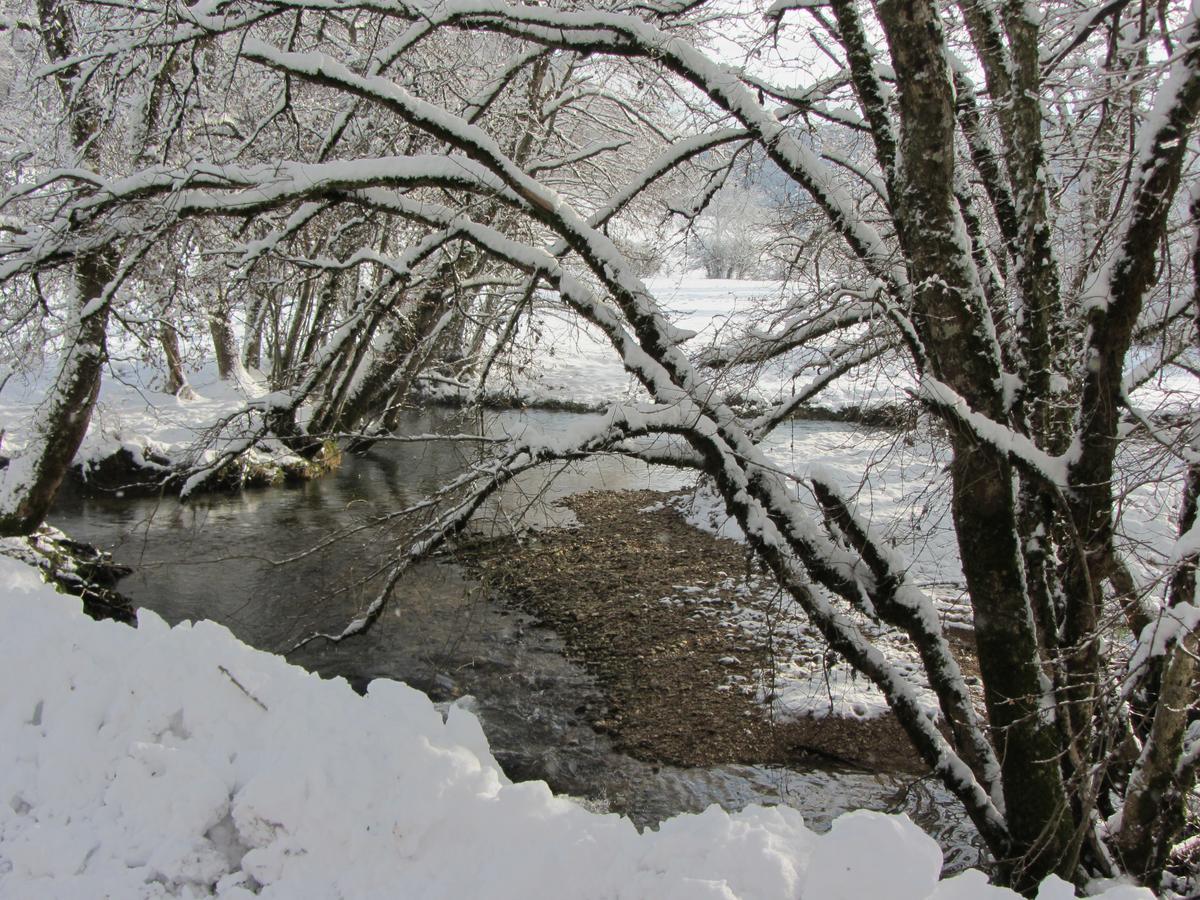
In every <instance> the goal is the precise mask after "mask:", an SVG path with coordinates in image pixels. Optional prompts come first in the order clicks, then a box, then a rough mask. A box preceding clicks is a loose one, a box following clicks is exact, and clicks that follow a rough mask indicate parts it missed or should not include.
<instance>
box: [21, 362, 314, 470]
mask: <svg viewBox="0 0 1200 900" xmlns="http://www.w3.org/2000/svg"><path fill="white" fill-rule="evenodd" d="M53 377H54V367H53V365H51V364H46V365H43V366H42V367H40V368H38V369H36V370H34V371H31V372H23V373H17V374H15V375H14V376H13V377H12V378H11V379H10V380H9V382H8V383H7V384H6V385H5V388H4V390H3V392H0V428H3V429H4V432H5V434H4V443H3V446H2V447H0V453H3V454H4V455H11V454H13V453H14V452H16V451H19V450H21V449H22V448H23V447H24V444H25V441H26V440H27V435H28V434H29V429H30V426H31V423H32V422H33V419H34V417H35V416H36V414H37V410H38V404H39V403H41V402H42V400H43V399H44V398H45V397H46V394H47V391H48V389H49V386H50V381H51V379H52V378H53ZM189 386H190V388H191V391H190V393H189V395H188V396H187V397H176V396H174V395H172V394H166V393H163V391H162V379H161V376H160V375H159V374H158V373H156V372H154V371H153V370H152V369H149V368H146V367H144V366H140V365H133V364H117V365H111V366H110V367H109V369H108V370H107V371H106V372H105V375H104V378H103V379H102V381H101V385H100V394H99V397H98V398H97V400H96V407H95V409H94V410H93V412H92V420H91V423H90V425H89V426H88V431H87V435H86V437H85V438H84V441H83V444H82V445H81V446H80V448H79V452H78V453H77V454H76V456H75V462H76V463H77V464H78V465H80V466H81V467H82V471H83V473H84V476H85V477H87V475H88V473H89V472H90V471H91V469H92V467H93V466H96V465H98V464H100V463H102V462H103V461H104V460H106V459H108V458H109V457H111V456H114V455H115V454H117V453H119V452H121V451H122V450H124V451H126V452H127V453H129V454H130V456H131V457H132V458H133V460H135V461H137V462H139V463H140V464H143V465H144V466H145V468H146V478H147V480H148V481H153V480H155V478H156V475H158V476H161V475H162V474H165V473H166V470H167V469H170V468H175V467H184V468H190V467H196V466H203V465H205V464H206V463H209V462H211V461H213V460H215V459H217V458H218V457H219V456H220V455H221V454H222V453H223V452H224V451H225V450H227V449H228V448H229V447H231V446H233V445H235V444H237V443H238V442H240V441H242V440H243V438H244V436H245V435H246V434H247V433H248V429H247V426H248V425H249V421H248V419H247V418H246V417H245V415H244V411H245V410H246V409H247V406H248V405H250V404H253V403H254V402H255V401H259V400H261V399H262V398H263V397H265V396H266V394H267V393H268V388H267V386H266V384H265V382H264V381H263V380H262V379H261V377H259V376H256V375H249V374H246V373H245V372H240V373H239V376H238V377H237V378H234V379H225V380H222V379H221V378H218V377H217V373H216V368H215V366H208V367H206V368H204V369H202V370H201V371H199V372H195V373H192V375H191V376H190V379H189ZM249 456H250V458H249V460H248V461H249V462H251V463H255V464H259V465H268V464H270V465H276V466H286V465H295V464H299V463H301V460H300V459H299V458H298V457H296V456H295V455H294V454H291V453H289V452H288V451H287V450H286V449H284V448H283V447H282V446H280V445H279V444H277V443H274V442H271V441H266V442H260V443H259V444H258V445H257V446H256V447H255V448H254V449H253V450H252V451H250V454H249Z"/></svg>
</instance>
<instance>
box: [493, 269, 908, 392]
mask: <svg viewBox="0 0 1200 900" xmlns="http://www.w3.org/2000/svg"><path fill="white" fill-rule="evenodd" d="M646 286H647V288H648V289H649V290H650V292H651V293H652V294H653V295H654V296H655V297H656V298H657V299H658V301H659V303H660V304H661V306H662V307H663V310H664V312H665V313H666V315H667V317H668V318H669V319H670V321H671V322H672V324H674V325H675V326H677V327H679V328H682V329H685V330H687V331H694V332H696V336H695V337H694V338H692V339H691V340H690V341H688V342H687V344H686V348H687V349H688V350H689V351H692V350H699V349H702V348H704V347H707V346H709V345H711V344H713V343H714V342H716V343H720V342H722V341H723V340H725V339H728V338H729V337H730V336H731V335H732V333H733V331H734V329H735V328H736V327H737V324H738V323H741V322H744V320H745V319H746V317H747V316H754V315H755V313H761V311H762V310H763V309H764V308H770V307H773V306H777V305H778V304H779V303H780V302H781V298H782V291H783V284H782V283H781V282H778V281H739V280H725V279H707V278H703V277H700V276H698V275H696V274H695V273H692V274H688V275H682V276H670V277H660V278H651V279H648V280H647V281H646ZM518 341H519V342H520V344H521V345H522V346H524V347H526V348H527V352H528V355H529V356H530V357H531V360H530V364H529V365H527V366H524V367H522V368H520V369H519V370H517V371H515V372H510V373H509V375H508V381H507V382H501V383H497V384H493V385H492V387H493V388H495V389H504V388H506V389H508V390H512V391H514V392H515V393H517V394H520V395H522V396H525V397H529V398H531V399H535V400H555V401H566V402H571V403H581V404H585V405H588V406H602V405H604V404H606V403H609V402H611V401H612V400H613V399H614V398H621V397H640V396H642V393H641V388H640V387H639V386H638V385H637V384H636V382H635V381H634V379H633V377H632V376H630V375H629V374H627V373H626V372H625V371H624V369H622V367H621V361H620V358H619V357H618V356H617V355H616V353H615V352H614V351H613V349H612V345H611V344H609V343H608V341H607V339H606V338H605V337H604V335H603V334H602V333H601V332H600V331H599V330H598V329H596V328H595V327H593V326H590V325H588V324H587V323H585V322H583V321H582V320H581V319H579V318H578V317H575V316H573V315H571V314H568V313H564V312H562V311H561V310H558V309H555V310H553V311H550V310H545V309H542V310H539V311H538V312H537V313H535V315H534V316H533V317H532V320H531V321H530V322H528V323H526V324H524V325H523V326H522V330H521V332H520V334H519V335H518ZM705 377H709V378H715V379H717V380H718V381H722V382H724V385H723V386H724V391H723V393H725V394H728V395H732V396H738V397H740V398H743V399H745V400H754V401H757V402H759V403H764V402H771V401H777V400H779V399H781V398H783V397H786V396H788V395H789V392H790V391H792V390H793V388H795V389H802V388H803V387H804V386H805V385H806V384H807V383H808V378H809V377H811V376H806V377H801V378H800V379H798V380H797V381H796V383H795V384H793V382H792V378H791V372H790V371H788V370H787V369H786V368H785V367H784V366H782V365H774V366H767V367H765V368H763V369H762V370H760V371H757V372H755V373H754V374H753V376H751V377H747V376H746V375H745V373H732V374H721V373H718V372H715V371H707V372H706V373H705ZM915 387H916V384H915V382H914V381H913V380H912V378H911V377H909V376H908V375H907V374H906V373H905V372H904V371H903V370H902V369H901V367H899V366H897V365H889V366H888V367H887V370H886V377H881V368H880V367H879V366H878V365H877V366H874V367H868V370H867V371H866V372H865V373H863V374H859V375H848V376H844V377H842V378H839V379H837V380H835V381H834V382H833V383H832V384H831V385H830V386H829V387H828V388H827V389H826V390H825V391H824V392H822V394H821V395H820V396H819V397H817V398H816V399H815V400H814V401H813V402H814V403H817V404H820V405H822V406H826V407H828V408H830V409H841V408H843V407H846V406H856V405H880V404H895V403H900V402H903V401H904V400H905V399H906V398H907V393H906V392H907V391H908V390H910V389H915Z"/></svg>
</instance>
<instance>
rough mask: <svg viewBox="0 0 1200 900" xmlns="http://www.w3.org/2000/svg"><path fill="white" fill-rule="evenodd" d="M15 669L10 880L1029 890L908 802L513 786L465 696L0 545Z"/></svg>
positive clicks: (229, 892)
mask: <svg viewBox="0 0 1200 900" xmlns="http://www.w3.org/2000/svg"><path fill="white" fill-rule="evenodd" d="M0 679H2V680H3V683H4V684H5V685H6V690H5V692H4V694H3V695H2V696H0V897H3V898H11V900H18V898H20V900H51V898H63V900H68V898H71V900H74V898H78V900H91V898H96V897H104V896H109V897H119V898H123V900H125V898H131V900H132V898H162V897H186V898H196V897H210V896H217V897H222V898H228V900H235V898H249V897H251V896H261V897H277V898H287V900H305V898H313V900H335V898H355V900H360V898H362V900H365V898H375V897H378V898H384V897H405V898H465V897H483V896H486V897H489V898H497V900H501V898H521V900H528V898H535V897H553V898H648V900H649V898H654V900H668V898H678V900H701V898H706V897H711V898H736V897H741V898H764V900H765V898H780V900H782V898H797V897H807V898H813V900H839V898H846V900H849V898H859V897H888V898H889V900H921V898H936V900H968V898H1003V897H1009V898H1015V897H1016V895H1015V894H1013V893H1011V892H1009V891H1005V890H1000V889H997V888H993V887H990V886H988V885H987V883H986V879H985V878H984V877H983V876H982V875H981V874H980V873H978V872H967V873H964V874H961V875H958V876H956V877H954V878H952V879H949V880H947V881H944V882H941V883H939V882H938V881H937V878H938V872H939V869H940V866H941V852H940V850H939V849H938V847H937V845H936V844H935V843H934V842H933V840H932V839H930V838H929V837H927V836H926V835H925V834H924V833H922V832H921V831H920V829H918V828H917V827H916V826H915V825H913V824H912V822H910V821H909V820H908V819H907V818H906V817H903V816H900V817H892V816H885V815H882V814H878V813H868V812H858V813H851V814H849V815H846V816H843V817H842V818H840V819H838V820H837V821H836V822H835V823H834V826H833V829H832V830H831V831H830V832H829V833H828V834H825V835H817V834H815V833H813V832H811V831H809V830H808V829H807V828H806V827H805V826H804V824H803V820H802V818H801V817H800V815H799V814H798V813H796V812H795V811H794V810H791V809H788V808H786V807H776V808H762V807H751V808H749V809H746V810H744V811H743V812H741V813H738V814H736V815H729V814H727V813H725V812H724V811H722V810H720V809H719V808H716V807H711V808H710V809H708V810H707V811H706V812H704V813H702V814H700V815H694V816H679V817H677V818H675V819H671V820H669V821H667V822H664V823H663V825H662V827H661V828H660V830H658V831H647V832H645V833H641V834H639V833H638V832H637V830H636V829H635V828H634V826H633V825H632V823H630V822H629V821H628V820H627V819H624V818H621V817H619V816H616V815H613V814H598V813H594V812H590V811H588V810H586V809H584V808H583V807H582V806H580V805H578V804H576V803H575V802H573V801H572V800H570V799H566V798H563V797H556V796H554V795H553V794H552V793H551V792H550V790H549V789H548V788H547V787H546V785H545V784H544V783H542V782H527V783H522V784H513V783H511V782H509V781H508V779H507V778H505V776H504V775H503V773H502V772H501V771H500V769H499V767H498V766H497V765H496V762H495V760H494V759H493V758H492V755H491V753H490V751H489V750H488V745H487V740H486V738H485V737H484V735H483V732H482V730H481V728H480V726H479V722H478V720H477V719H476V718H475V717H474V716H473V715H472V714H471V713H470V712H468V711H466V710H465V709H463V708H460V707H457V706H455V707H451V708H450V709H449V711H448V714H447V716H446V718H445V719H444V720H443V717H442V715H441V714H440V713H439V712H438V711H437V709H436V708H435V707H434V706H433V704H432V703H431V702H430V700H429V699H428V697H426V696H425V695H424V694H422V693H420V692H418V691H416V690H413V689H412V688H409V687H407V686H405V685H404V684H401V683H398V682H391V681H384V680H379V681H375V682H373V683H372V684H371V686H370V688H369V690H368V692H367V695H366V696H365V697H360V696H358V695H357V694H355V693H354V692H353V691H352V690H351V689H350V687H349V685H348V684H346V682H344V681H343V680H341V679H334V680H332V681H325V680H322V679H320V678H318V677H317V676H315V675H312V674H310V673H307V672H305V671H303V670H302V669H299V668H297V667H294V666H291V665H288V664H287V663H286V662H285V661H284V660H283V659H282V658H280V657H276V656H272V655H270V654H267V653H263V652H260V651H257V650H253V649H251V648H250V647H247V646H246V645H244V644H242V643H240V642H239V641H237V640H236V639H235V638H234V637H233V636H232V635H231V634H230V633H229V632H228V631H227V630H226V629H225V628H223V627H221V626H218V625H215V624H212V623H209V622H201V623H198V624H196V625H191V624H187V623H185V624H182V625H179V626H176V627H174V628H168V627H167V625H166V624H165V623H164V622H163V621H162V620H161V619H159V618H158V617H157V616H155V615H154V614H152V613H148V612H146V611H143V612H141V613H140V627H139V628H138V629H136V630H134V629H131V628H127V627H125V626H122V625H118V624H115V623H111V622H100V623H98V622H93V621H91V620H90V619H88V618H86V617H85V616H84V615H83V614H82V612H80V608H79V602H78V600H77V599H75V598H72V597H65V596H62V595H59V594H57V593H55V592H54V591H53V590H52V589H50V588H49V587H47V586H45V585H43V584H41V582H40V580H39V578H38V576H37V574H36V573H35V572H34V571H33V570H32V569H30V568H28V567H26V566H23V565H21V564H20V563H17V562H16V561H14V560H10V559H7V558H2V557H0ZM1071 896H1073V892H1072V890H1071V888H1070V887H1069V886H1068V885H1066V884H1064V883H1063V882H1060V881H1058V880H1057V879H1052V880H1051V881H1049V882H1047V883H1046V884H1045V885H1044V886H1043V888H1042V891H1041V893H1040V894H1039V897H1040V898H1041V900H1066V898H1069V897H1071ZM1102 896H1103V897H1105V898H1107V900H1133V898H1151V897H1152V895H1151V894H1150V893H1149V892H1148V891H1145V890H1141V889H1134V888H1131V887H1129V886H1127V885H1118V886H1114V887H1110V888H1109V890H1108V891H1107V893H1105V894H1103V895H1102Z"/></svg>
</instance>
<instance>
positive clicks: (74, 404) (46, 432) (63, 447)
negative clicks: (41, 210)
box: [0, 251, 117, 536]
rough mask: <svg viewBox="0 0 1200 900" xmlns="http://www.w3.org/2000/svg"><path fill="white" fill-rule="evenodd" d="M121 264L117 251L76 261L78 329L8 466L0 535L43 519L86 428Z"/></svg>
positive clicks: (25, 530) (1, 490)
mask: <svg viewBox="0 0 1200 900" xmlns="http://www.w3.org/2000/svg"><path fill="white" fill-rule="evenodd" d="M116 267H117V255H116V253H115V252H113V251H106V252H103V253H99V254H95V255H92V256H86V257H84V258H83V259H80V260H79V261H78V262H77V263H76V264H75V285H74V291H75V297H74V300H73V315H74V316H75V317H76V322H75V325H74V327H73V329H72V332H73V333H72V334H71V335H70V336H69V339H68V340H69V343H68V345H67V346H66V347H65V348H64V350H63V358H62V361H61V363H60V364H59V369H58V376H57V378H56V379H55V384H54V388H53V389H52V392H51V395H50V397H49V398H48V400H47V402H46V404H45V405H44V406H43V407H42V410H41V413H40V415H39V416H38V419H37V421H36V423H35V424H34V427H33V434H32V436H31V439H30V441H29V444H28V446H26V448H25V450H24V451H23V452H22V453H21V454H20V455H19V456H17V457H15V458H13V459H12V460H10V461H9V464H8V466H7V468H6V469H5V470H4V480H3V482H0V536H10V535H18V534H29V533H31V532H32V531H34V530H35V529H36V528H37V527H38V526H39V525H40V524H41V523H42V521H43V520H44V519H45V517H46V513H47V512H48V511H49V509H50V504H51V503H53V502H54V497H55V494H57V493H58V488H59V486H60V485H61V484H62V481H63V478H64V477H66V474H67V471H68V469H70V467H71V463H72V461H73V460H74V459H75V454H76V453H77V452H78V451H79V445H80V444H81V443H82V442H83V437H84V435H85V434H86V433H87V429H88V425H89V423H90V422H91V419H92V408H93V406H94V405H95V402H96V394H97V393H98V392H99V390H100V372H101V368H102V366H103V365H104V360H105V358H106V352H107V351H106V333H107V329H108V312H109V306H108V303H107V301H104V302H97V301H99V300H100V298H101V297H102V295H103V292H104V289H105V287H106V286H107V285H108V282H109V279H111V278H112V275H113V272H114V271H115V270H116ZM93 306H94V308H93Z"/></svg>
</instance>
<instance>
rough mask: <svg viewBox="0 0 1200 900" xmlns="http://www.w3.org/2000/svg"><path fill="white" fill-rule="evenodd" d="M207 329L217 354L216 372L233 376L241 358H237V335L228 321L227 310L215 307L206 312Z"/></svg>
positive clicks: (224, 376)
mask: <svg viewBox="0 0 1200 900" xmlns="http://www.w3.org/2000/svg"><path fill="white" fill-rule="evenodd" d="M208 330H209V332H210V333H211V334H212V342H213V351H214V353H216V356H217V374H218V375H220V376H221V378H223V379H229V378H233V377H234V375H235V374H236V373H237V370H238V368H239V366H240V363H241V360H239V359H238V349H237V337H236V336H235V335H234V333H233V325H232V324H231V323H230V321H229V311H228V310H226V309H217V310H214V311H212V312H210V313H209V314H208Z"/></svg>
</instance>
